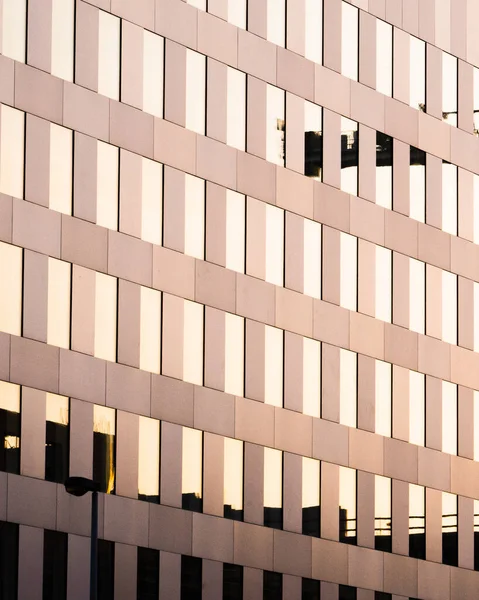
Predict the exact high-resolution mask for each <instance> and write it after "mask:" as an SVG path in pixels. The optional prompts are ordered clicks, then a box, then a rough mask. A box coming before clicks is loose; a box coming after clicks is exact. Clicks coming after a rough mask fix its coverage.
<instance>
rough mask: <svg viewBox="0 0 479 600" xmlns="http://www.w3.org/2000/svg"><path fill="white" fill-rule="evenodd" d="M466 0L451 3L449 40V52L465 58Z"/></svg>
mask: <svg viewBox="0 0 479 600" xmlns="http://www.w3.org/2000/svg"><path fill="white" fill-rule="evenodd" d="M467 16H468V15H467V0H458V1H457V2H454V3H451V12H450V22H449V26H450V28H451V33H450V36H451V37H450V41H451V47H450V49H451V52H452V53H453V54H454V55H455V56H458V57H459V58H462V59H464V60H465V59H466V54H467Z"/></svg>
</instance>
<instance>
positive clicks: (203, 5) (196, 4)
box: [187, 0, 206, 10]
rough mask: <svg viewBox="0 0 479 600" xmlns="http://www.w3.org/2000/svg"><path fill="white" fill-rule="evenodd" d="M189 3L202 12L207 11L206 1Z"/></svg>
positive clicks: (193, 0) (190, 0) (189, 0)
mask: <svg viewBox="0 0 479 600" xmlns="http://www.w3.org/2000/svg"><path fill="white" fill-rule="evenodd" d="M187 3H188V4H191V6H194V7H196V8H199V9H200V10H206V0H187Z"/></svg>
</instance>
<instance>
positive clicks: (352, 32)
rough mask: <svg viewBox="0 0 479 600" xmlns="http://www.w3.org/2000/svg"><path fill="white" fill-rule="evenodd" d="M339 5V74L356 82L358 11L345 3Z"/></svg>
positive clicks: (357, 66)
mask: <svg viewBox="0 0 479 600" xmlns="http://www.w3.org/2000/svg"><path fill="white" fill-rule="evenodd" d="M341 5H342V27H341V74H342V75H345V76H346V77H349V78H350V79H354V80H355V81H357V80H358V69H359V11H358V9H357V8H356V7H355V6H351V4H348V3H347V2H344V1H343V2H341Z"/></svg>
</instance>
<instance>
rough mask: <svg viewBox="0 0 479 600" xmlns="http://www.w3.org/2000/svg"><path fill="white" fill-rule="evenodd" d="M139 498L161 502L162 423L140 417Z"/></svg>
mask: <svg viewBox="0 0 479 600" xmlns="http://www.w3.org/2000/svg"><path fill="white" fill-rule="evenodd" d="M138 441H139V447H138V498H139V499H140V500H146V501H147V502H155V503H158V502H159V501H160V496H159V495H160V422H159V421H157V420H156V419H149V418H148V417H142V416H140V417H139V438H138Z"/></svg>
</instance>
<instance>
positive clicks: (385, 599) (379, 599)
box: [374, 592, 393, 600]
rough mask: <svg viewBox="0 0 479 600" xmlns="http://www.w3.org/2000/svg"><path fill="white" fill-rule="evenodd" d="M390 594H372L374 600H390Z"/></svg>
mask: <svg viewBox="0 0 479 600" xmlns="http://www.w3.org/2000/svg"><path fill="white" fill-rule="evenodd" d="M392 598H393V596H392V594H388V593H387V592H374V600H392Z"/></svg>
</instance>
